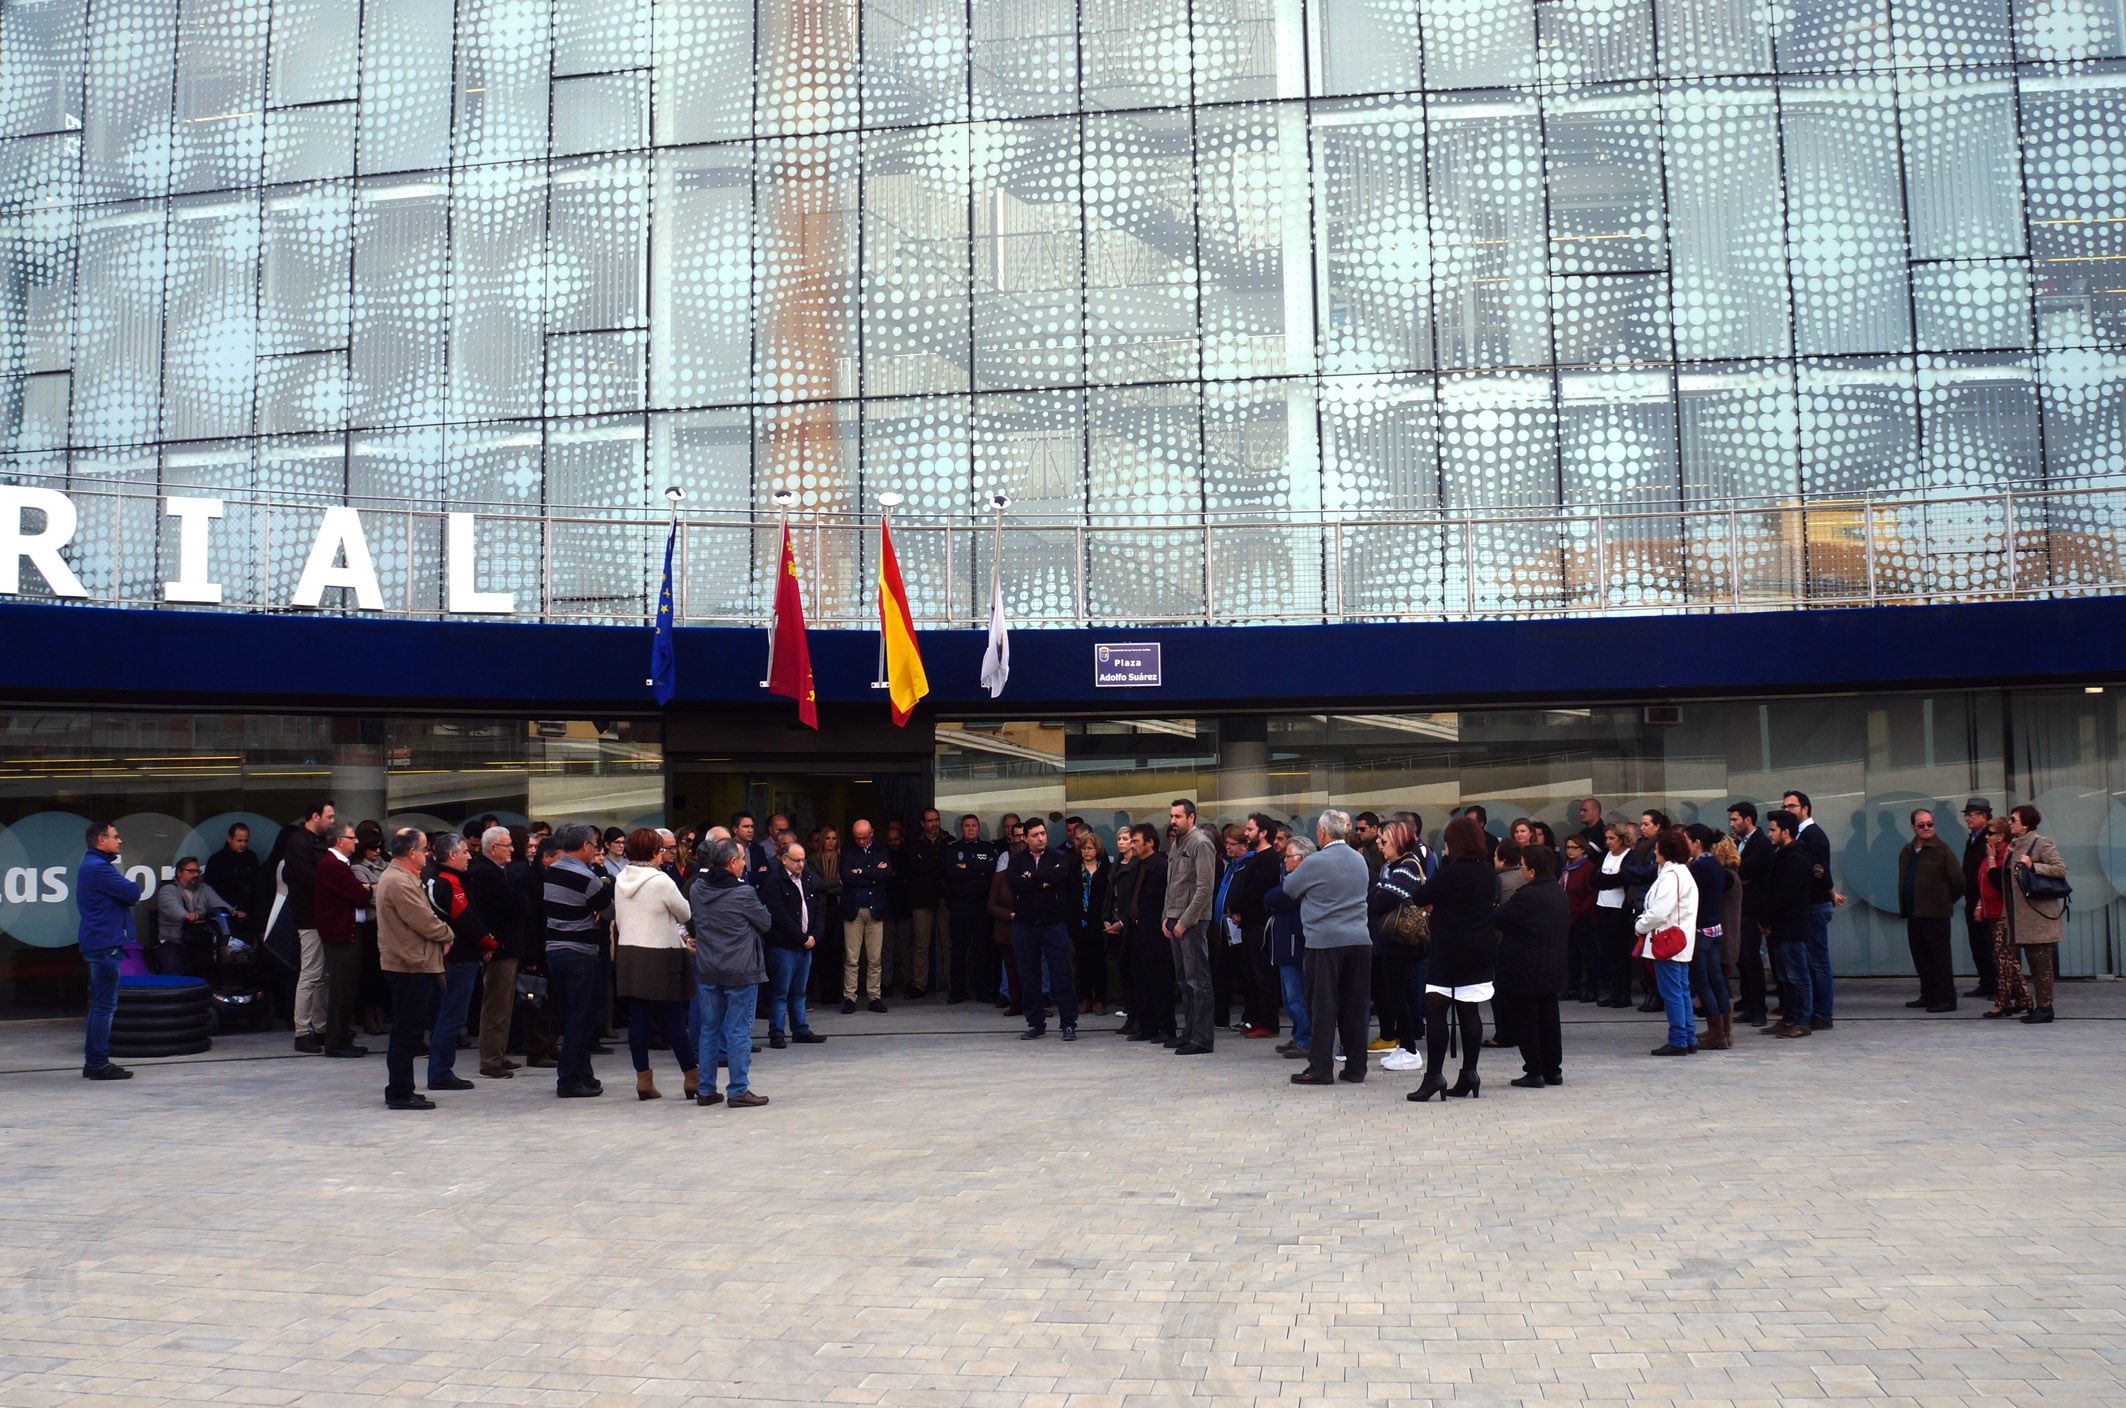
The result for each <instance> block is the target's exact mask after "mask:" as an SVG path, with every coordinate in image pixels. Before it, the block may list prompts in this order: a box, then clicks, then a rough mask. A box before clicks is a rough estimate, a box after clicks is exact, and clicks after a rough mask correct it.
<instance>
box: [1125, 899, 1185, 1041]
mask: <svg viewBox="0 0 2126 1408" xmlns="http://www.w3.org/2000/svg"><path fill="white" fill-rule="evenodd" d="M1173 949H1174V942H1173V940H1171V939H1169V938H1167V937H1166V935H1164V934H1162V933H1160V932H1159V929H1158V924H1157V921H1149V922H1148V923H1147V924H1146V926H1145V928H1144V929H1143V930H1142V931H1140V932H1137V933H1134V934H1131V935H1130V936H1129V954H1130V966H1129V967H1130V993H1131V995H1132V996H1134V997H1135V998H1136V1000H1137V1005H1136V1006H1134V1007H1132V1008H1130V1011H1131V1012H1133V1013H1134V1014H1136V1018H1137V1030H1138V1031H1140V1032H1142V1033H1144V1034H1145V1035H1146V1036H1164V1037H1170V1036H1177V1035H1179V1032H1178V1030H1177V1029H1176V1027H1175V1025H1174V953H1173Z"/></svg>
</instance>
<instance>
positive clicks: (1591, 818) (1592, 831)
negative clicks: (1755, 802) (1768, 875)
mask: <svg viewBox="0 0 2126 1408" xmlns="http://www.w3.org/2000/svg"><path fill="white" fill-rule="evenodd" d="M1750 816H1751V817H1752V818H1753V819H1754V818H1755V816H1756V812H1755V811H1752V812H1751V813H1750ZM1579 836H1580V845H1581V847H1582V848H1583V849H1584V850H1585V851H1586V852H1587V854H1588V855H1591V856H1598V855H1601V854H1602V853H1603V852H1604V851H1606V850H1608V849H1609V841H1608V839H1607V838H1606V837H1605V836H1604V835H1603V834H1602V800H1601V798H1599V797H1582V798H1581V799H1580V831H1579Z"/></svg>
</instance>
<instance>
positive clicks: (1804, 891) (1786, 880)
mask: <svg viewBox="0 0 2126 1408" xmlns="http://www.w3.org/2000/svg"><path fill="white" fill-rule="evenodd" d="M1761 885H1762V888H1763V890H1764V906H1763V909H1762V910H1761V911H1760V914H1761V918H1760V922H1761V923H1762V924H1763V925H1764V932H1765V933H1766V934H1767V935H1768V936H1769V937H1770V938H1771V940H1772V942H1774V943H1799V942H1801V941H1802V940H1804V939H1806V938H1807V937H1808V936H1809V911H1810V910H1811V909H1813V908H1814V907H1815V903H1816V900H1815V889H1816V876H1815V861H1814V859H1813V858H1812V857H1811V856H1810V855H1809V853H1808V852H1807V851H1805V850H1803V849H1802V848H1801V844H1800V842H1798V841H1795V842H1789V843H1788V844H1787V845H1784V846H1781V847H1780V848H1779V851H1778V854H1776V855H1774V856H1773V857H1772V868H1771V873H1770V874H1768V875H1766V876H1765V877H1764V880H1763V881H1762V882H1761Z"/></svg>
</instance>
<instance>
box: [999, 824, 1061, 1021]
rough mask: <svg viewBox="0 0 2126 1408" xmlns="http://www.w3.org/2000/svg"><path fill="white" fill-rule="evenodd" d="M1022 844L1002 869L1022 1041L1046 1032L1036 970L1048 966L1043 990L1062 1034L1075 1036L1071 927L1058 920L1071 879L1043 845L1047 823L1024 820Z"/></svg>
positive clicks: (1057, 857)
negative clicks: (1016, 974) (1008, 892)
mask: <svg viewBox="0 0 2126 1408" xmlns="http://www.w3.org/2000/svg"><path fill="white" fill-rule="evenodd" d="M1025 836H1026V849H1025V850H1023V851H1020V852H1019V853H1018V854H1016V855H1014V856H1013V857H1012V858H1011V865H1010V867H1009V868H1008V869H1007V870H1006V871H1005V872H1004V874H1005V877H1006V881H1007V883H1008V884H1009V885H1010V886H1011V951H1012V956H1013V958H1014V959H1015V960H1016V961H1017V964H1018V969H1019V991H1020V992H1022V993H1024V994H1025V997H1024V999H1023V1000H1022V1002H1021V1004H1020V1005H1021V1006H1023V1007H1024V1008H1025V1009H1026V1030H1025V1031H1023V1032H1020V1033H1019V1040H1021V1041H1038V1040H1039V1039H1040V1038H1041V1037H1043V1036H1045V1035H1046V1034H1047V1032H1048V1014H1047V1010H1046V1009H1045V1008H1044V1007H1043V1006H1042V1003H1041V998H1040V992H1041V969H1042V965H1043V964H1044V963H1045V964H1046V965H1047V969H1048V990H1049V992H1050V994H1051V995H1052V996H1053V997H1054V998H1055V1002H1056V1015H1057V1017H1058V1018H1059V1019H1060V1021H1061V1024H1062V1027H1063V1039H1064V1040H1065V1041H1076V1040H1077V1039H1078V994H1077V991H1076V989H1075V987H1074V985H1073V984H1072V982H1071V974H1070V931H1069V930H1068V929H1066V928H1065V927H1064V925H1063V889H1064V887H1065V886H1066V885H1068V884H1070V861H1069V860H1068V859H1066V858H1065V856H1064V854H1063V852H1061V851H1051V850H1050V849H1048V823H1047V822H1045V821H1043V820H1041V819H1040V818H1039V817H1035V818H1034V819H1033V820H1032V821H1029V822H1027V823H1026V830H1025Z"/></svg>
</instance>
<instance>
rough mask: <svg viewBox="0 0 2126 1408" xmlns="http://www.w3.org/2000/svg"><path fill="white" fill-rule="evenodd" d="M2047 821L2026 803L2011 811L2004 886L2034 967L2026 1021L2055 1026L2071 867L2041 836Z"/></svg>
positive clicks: (2011, 922)
mask: <svg viewBox="0 0 2126 1408" xmlns="http://www.w3.org/2000/svg"><path fill="white" fill-rule="evenodd" d="M2043 820H2044V818H2043V817H2041V816H2039V815H2038V811H2037V808H2036V807H2033V806H2031V805H2030V804H2029V803H2027V802H2026V803H2024V804H2023V805H2022V806H2019V807H2011V808H2009V810H2008V856H2007V866H2006V869H2007V872H2008V876H2009V877H2010V879H2009V881H2008V882H2007V883H2003V884H2002V885H2001V887H2000V888H2001V892H2002V894H2003V895H2004V896H2005V897H2006V899H2007V901H2008V906H2007V912H2008V937H2009V939H2011V940H2012V941H2013V942H2014V944H2015V946H2016V947H2017V948H2019V949H2021V950H2022V954H2023V959H2024V961H2025V962H2027V963H2028V964H2029V965H2030V988H2031V995H2032V997H2033V998H2034V1003H2033V1005H2032V1007H2031V1009H2030V1011H2029V1013H2027V1014H2026V1015H2025V1016H2024V1017H2023V1021H2024V1022H2025V1023H2028V1024H2030V1025H2033V1026H2038V1025H2042V1024H2044V1023H2046V1022H2049V1021H2051V1020H2052V980H2053V978H2054V977H2055V976H2057V973H2058V967H2059V948H2060V939H2061V937H2062V936H2063V934H2064V932H2065V930H2066V927H2067V899H2068V895H2069V893H2070V891H2069V889H2068V885H2067V862H2066V861H2064V860H2062V859H2061V858H2060V848H2059V847H2058V846H2055V845H2054V844H2052V838H2051V837H2050V836H2042V835H2039V834H2038V829H2037V828H2038V823H2039V822H2041V821H2043Z"/></svg>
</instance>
